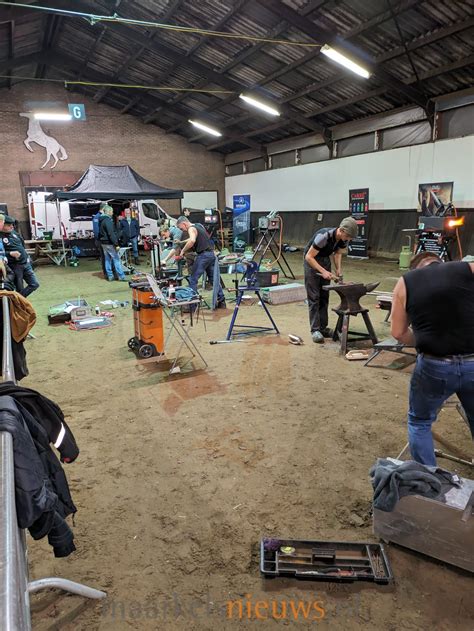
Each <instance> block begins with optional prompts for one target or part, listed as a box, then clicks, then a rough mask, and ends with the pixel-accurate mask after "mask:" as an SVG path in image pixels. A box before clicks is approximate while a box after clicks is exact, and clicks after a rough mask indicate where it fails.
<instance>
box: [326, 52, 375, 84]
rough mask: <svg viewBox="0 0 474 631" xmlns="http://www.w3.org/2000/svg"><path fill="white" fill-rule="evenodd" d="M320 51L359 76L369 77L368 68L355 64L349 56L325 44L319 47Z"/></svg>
mask: <svg viewBox="0 0 474 631" xmlns="http://www.w3.org/2000/svg"><path fill="white" fill-rule="evenodd" d="M321 52H322V53H323V55H326V57H329V58H330V59H332V60H333V61H335V62H336V63H338V64H341V66H344V67H345V68H348V69H349V70H352V72H355V73H356V74H358V75H359V76H361V77H364V79H368V78H369V77H370V72H369V71H368V70H366V69H365V68H362V66H359V64H356V63H355V61H352V59H349V57H346V56H345V55H343V54H342V53H340V52H339V51H337V50H335V49H334V48H331V46H328V45H327V44H326V45H325V46H323V47H322V48H321Z"/></svg>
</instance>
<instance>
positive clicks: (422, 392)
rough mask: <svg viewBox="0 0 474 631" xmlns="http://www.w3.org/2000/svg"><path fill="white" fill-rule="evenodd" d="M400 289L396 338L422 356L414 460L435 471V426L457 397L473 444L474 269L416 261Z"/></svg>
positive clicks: (414, 405) (425, 256) (416, 383)
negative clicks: (445, 407)
mask: <svg viewBox="0 0 474 631" xmlns="http://www.w3.org/2000/svg"><path fill="white" fill-rule="evenodd" d="M410 269H411V270H412V271H410V272H408V273H407V274H405V275H404V276H403V277H402V278H400V280H399V281H398V283H397V284H396V286H395V289H394V292H393V298H392V315H391V319H392V335H393V337H395V338H396V339H397V340H399V341H400V342H402V343H403V344H406V345H408V346H415V347H416V350H417V353H418V356H417V359H416V366H415V369H414V371H413V375H412V378H411V382H410V399H409V411H408V441H409V444H410V452H411V455H412V457H413V459H414V460H416V461H417V462H421V463H422V464H425V465H430V466H436V457H435V453H434V447H433V436H432V434H431V426H432V424H433V423H434V421H436V417H437V415H438V411H439V410H440V408H441V406H442V405H443V403H444V402H445V401H446V400H447V399H448V398H449V397H450V396H451V395H453V394H457V396H458V398H459V400H460V402H461V405H462V406H463V408H464V411H465V413H466V416H467V419H468V422H469V426H470V429H471V434H472V437H473V439H474V263H463V262H453V263H443V262H442V261H441V259H439V258H438V257H437V256H436V254H434V253H432V252H422V253H420V254H418V255H416V256H415V257H414V258H413V261H412V263H411V265H410Z"/></svg>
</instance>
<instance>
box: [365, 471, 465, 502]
mask: <svg viewBox="0 0 474 631" xmlns="http://www.w3.org/2000/svg"><path fill="white" fill-rule="evenodd" d="M369 473H370V478H371V482H372V486H373V488H374V500H373V504H374V508H378V509H379V510H383V511H386V512H390V511H392V510H393V509H394V508H395V505H396V504H397V502H398V500H399V499H400V498H401V497H404V496H405V495H423V496H424V497H430V498H432V499H434V498H443V497H444V495H445V494H446V493H447V492H448V491H449V490H450V489H451V488H453V486H460V484H459V481H458V480H459V478H458V477H457V476H456V475H455V476H453V475H452V474H451V473H450V472H449V471H445V470H444V469H440V468H439V467H427V466H425V465H423V464H420V463H419V462H415V461H414V460H407V461H406V462H403V463H402V464H396V463H394V462H392V461H391V460H386V459H384V458H379V459H378V460H377V462H376V463H375V465H374V466H373V467H372V468H371V469H370V472H369Z"/></svg>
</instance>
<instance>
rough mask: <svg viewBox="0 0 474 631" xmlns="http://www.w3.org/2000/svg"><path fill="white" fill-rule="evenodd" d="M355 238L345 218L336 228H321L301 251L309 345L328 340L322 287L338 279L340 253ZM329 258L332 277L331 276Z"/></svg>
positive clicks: (352, 224) (326, 295)
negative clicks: (306, 297) (333, 270)
mask: <svg viewBox="0 0 474 631" xmlns="http://www.w3.org/2000/svg"><path fill="white" fill-rule="evenodd" d="M356 236H357V223H356V221H355V219H353V218H352V217H345V218H344V219H343V220H342V221H341V223H340V225H339V228H321V230H318V231H317V232H316V233H315V234H313V236H312V237H311V240H310V242H309V243H308V245H307V246H306V248H305V251H304V284H305V287H306V293H307V295H308V308H309V324H310V326H311V336H312V338H313V342H316V343H317V344H322V343H323V342H324V338H325V337H331V336H332V331H331V330H330V329H328V305H329V292H328V291H324V290H323V287H324V285H329V283H330V281H331V280H333V279H335V278H337V277H340V276H341V275H342V267H341V263H342V250H345V248H347V244H348V242H349V241H351V240H352V239H354V238H355V237H356ZM331 258H332V259H333V260H334V267H335V272H336V273H335V274H332V272H331Z"/></svg>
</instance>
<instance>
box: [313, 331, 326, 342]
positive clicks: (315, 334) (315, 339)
mask: <svg viewBox="0 0 474 631" xmlns="http://www.w3.org/2000/svg"><path fill="white" fill-rule="evenodd" d="M311 337H312V338H313V342H315V343H316V344H324V337H323V334H322V333H321V331H313V332H312V333H311Z"/></svg>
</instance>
